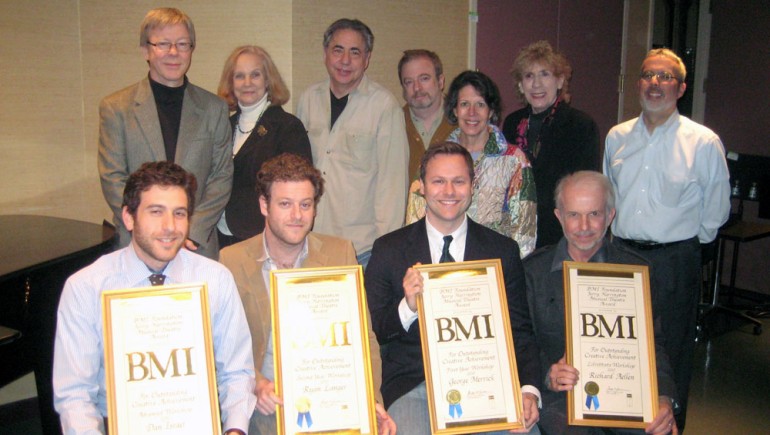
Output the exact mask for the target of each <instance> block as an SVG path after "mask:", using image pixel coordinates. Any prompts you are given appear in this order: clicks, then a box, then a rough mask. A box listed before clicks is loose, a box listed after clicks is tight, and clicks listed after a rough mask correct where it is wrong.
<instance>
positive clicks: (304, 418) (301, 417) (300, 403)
mask: <svg viewBox="0 0 770 435" xmlns="http://www.w3.org/2000/svg"><path fill="white" fill-rule="evenodd" d="M294 407H295V408H297V426H298V427H299V428H300V429H302V424H303V423H304V424H305V425H306V427H307V428H308V429H310V426H312V425H313V417H311V416H310V399H308V398H307V397H305V396H301V397H300V398H298V399H297V401H296V402H294Z"/></svg>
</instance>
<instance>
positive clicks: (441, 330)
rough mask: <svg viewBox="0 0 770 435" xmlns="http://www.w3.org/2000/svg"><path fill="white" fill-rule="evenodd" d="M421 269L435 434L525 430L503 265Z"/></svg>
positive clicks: (427, 379)
mask: <svg viewBox="0 0 770 435" xmlns="http://www.w3.org/2000/svg"><path fill="white" fill-rule="evenodd" d="M415 268H416V269H417V270H418V271H420V273H421V274H422V277H423V283H424V291H423V294H422V295H421V297H418V298H417V310H418V319H419V322H420V339H421V341H422V357H423V362H424V366H425V385H426V389H427V393H428V408H429V413H430V424H431V429H432V433H434V434H466V433H469V432H488V431H494V430H506V429H514V428H522V427H524V422H523V419H522V417H521V415H522V401H521V388H520V387H519V376H518V371H517V368H516V358H515V355H514V351H513V337H512V334H511V324H510V319H509V318H508V300H507V298H506V293H505V281H504V279H503V274H502V268H501V266H500V260H499V259H495V260H482V261H467V262H462V263H444V264H431V265H419V266H415Z"/></svg>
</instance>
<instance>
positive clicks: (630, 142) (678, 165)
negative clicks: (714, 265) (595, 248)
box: [604, 111, 730, 243]
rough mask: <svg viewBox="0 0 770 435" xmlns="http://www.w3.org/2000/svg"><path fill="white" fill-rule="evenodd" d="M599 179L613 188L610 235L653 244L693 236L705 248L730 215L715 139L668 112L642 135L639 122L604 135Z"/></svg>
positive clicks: (720, 154)
mask: <svg viewBox="0 0 770 435" xmlns="http://www.w3.org/2000/svg"><path fill="white" fill-rule="evenodd" d="M604 174H605V175H607V177H609V179H610V181H611V182H612V184H613V186H614V187H615V198H616V208H617V216H616V218H615V221H614V222H613V223H612V232H613V234H615V235H616V236H618V237H622V238H624V239H634V240H647V241H653V242H658V243H668V242H676V241H680V240H687V239H690V238H692V237H694V236H698V239H699V240H700V241H701V243H708V242H710V241H712V240H714V238H715V237H716V235H717V231H718V230H719V227H720V226H722V224H723V223H725V222H726V221H727V218H728V216H729V213H730V182H729V174H728V171H727V162H726V161H725V152H724V147H723V146H722V142H721V141H720V140H719V137H718V136H717V135H716V134H715V133H714V132H713V131H711V130H709V129H708V128H706V127H704V126H702V125H700V124H698V123H696V122H693V121H692V120H690V119H688V118H686V117H684V116H681V115H680V114H679V112H676V111H675V112H674V113H673V114H672V115H671V116H670V117H669V118H668V120H666V122H665V123H663V124H662V125H660V126H658V127H657V128H655V130H653V132H652V134H650V133H649V132H648V131H647V127H646V126H645V124H644V119H643V117H641V116H640V117H638V118H635V119H632V120H630V121H627V122H624V123H622V124H620V125H616V126H615V127H613V128H612V130H610V132H609V134H608V135H607V141H606V149H605V153H604Z"/></svg>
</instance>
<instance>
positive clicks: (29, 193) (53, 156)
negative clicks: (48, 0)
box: [0, 1, 84, 216]
mask: <svg viewBox="0 0 770 435" xmlns="http://www.w3.org/2000/svg"><path fill="white" fill-rule="evenodd" d="M58 4H59V5H61V7H60V8H50V7H48V6H47V5H46V4H44V3H37V2H30V3H29V4H24V5H23V7H22V4H21V3H19V2H13V1H3V2H0V59H2V61H0V77H2V82H1V83H0V213H1V214H9V213H27V214H46V215H59V216H74V215H76V214H78V212H77V210H80V209H82V208H83V206H84V202H83V201H82V200H81V197H80V192H79V191H78V190H77V189H74V188H73V187H76V186H78V185H80V184H81V183H82V177H83V175H84V171H83V167H84V162H83V123H82V116H83V108H82V90H81V75H80V48H79V45H78V44H79V40H78V33H79V31H78V15H77V3H76V2H75V1H66V2H64V1H60V2H58Z"/></svg>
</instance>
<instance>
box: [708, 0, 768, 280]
mask: <svg viewBox="0 0 770 435" xmlns="http://www.w3.org/2000/svg"><path fill="white" fill-rule="evenodd" d="M740 4H741V5H745V6H746V7H736V6H737V5H736V2H734V1H730V0H712V1H711V11H712V14H713V15H712V23H711V47H710V52H709V73H708V79H707V81H706V113H705V124H706V125H707V126H708V127H709V128H711V129H712V130H714V131H715V132H716V133H717V134H718V135H719V137H720V138H721V139H722V143H724V145H725V149H727V150H728V151H736V152H739V153H745V154H757V155H764V156H770V83H769V80H770V46H769V45H768V42H769V41H770V39H768V37H767V29H768V26H770V1H767V0H761V1H759V0H757V1H753V2H741V3H740ZM767 169H768V170H769V171H770V168H767ZM765 188H770V186H765ZM757 210H758V204H757V203H756V202H747V203H746V204H745V208H744V214H743V219H744V220H747V221H757V222H763V223H766V224H768V223H770V220H767V219H759V218H758V216H757V215H758V211H757ZM731 245H732V243H727V250H726V252H725V258H726V259H727V261H726V262H725V263H726V264H725V267H724V269H723V272H724V278H725V279H724V280H723V281H722V283H723V284H724V283H727V282H728V278H729V275H730V270H729V260H730V259H731V258H732V246H731ZM768 252H770V239H762V240H757V241H754V242H750V243H742V244H741V247H740V256H739V263H738V273H737V274H736V286H737V287H738V288H742V289H748V290H754V291H759V292H762V293H766V294H770V280H768V279H767V268H768V266H769V265H770V259H769V258H768V255H767V253H768Z"/></svg>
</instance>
